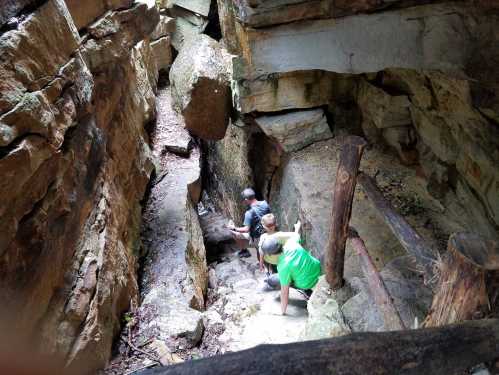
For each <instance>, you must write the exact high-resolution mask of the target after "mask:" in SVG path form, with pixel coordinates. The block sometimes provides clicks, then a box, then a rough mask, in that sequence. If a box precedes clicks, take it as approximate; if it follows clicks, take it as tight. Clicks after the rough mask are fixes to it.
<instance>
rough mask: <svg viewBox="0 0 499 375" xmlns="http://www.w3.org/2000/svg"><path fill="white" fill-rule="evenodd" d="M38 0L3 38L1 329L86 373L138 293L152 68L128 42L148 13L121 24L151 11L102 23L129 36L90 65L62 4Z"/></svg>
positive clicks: (101, 34)
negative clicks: (99, 62) (97, 63)
mask: <svg viewBox="0 0 499 375" xmlns="http://www.w3.org/2000/svg"><path fill="white" fill-rule="evenodd" d="M107 4H108V5H109V6H114V5H112V4H117V2H108V3H107ZM37 5H38V7H37V8H35V9H31V8H28V11H29V12H30V13H29V14H27V17H25V18H24V17H23V18H22V20H21V21H20V23H19V24H18V25H17V28H16V29H12V30H9V31H6V32H3V33H2V35H0V50H1V53H0V82H1V83H0V113H1V116H2V125H1V127H2V140H3V142H4V143H3V144H2V146H5V147H2V152H1V155H0V170H1V173H2V176H7V177H9V178H6V179H4V181H3V182H2V183H0V190H1V193H2V194H1V195H2V199H1V200H0V214H1V215H2V220H1V224H0V248H1V250H0V298H1V299H2V301H6V302H5V304H4V306H3V309H2V319H5V321H2V324H3V323H5V322H7V325H8V326H10V327H9V330H11V329H12V330H14V331H15V333H16V336H18V337H24V336H26V337H27V338H29V342H30V346H32V347H37V346H38V347H40V349H41V350H43V351H46V352H49V353H54V354H55V353H57V354H59V355H61V356H62V357H65V358H66V361H67V364H68V366H69V367H70V368H71V369H73V368H78V369H79V370H83V371H88V372H89V373H93V372H95V370H97V369H99V368H101V367H102V366H103V365H104V364H105V363H106V361H107V360H108V358H109V355H110V352H111V345H112V341H113V338H114V335H115V334H116V333H117V332H118V331H119V329H120V323H121V322H120V315H121V314H122V313H123V312H124V311H126V310H127V309H128V308H129V306H130V302H131V300H136V298H137V292H138V288H137V282H136V279H135V278H136V276H135V270H136V257H135V255H136V253H137V251H138V244H139V223H140V218H141V211H140V200H141V199H142V196H143V195H144V192H145V188H146V185H147V183H148V180H149V175H150V173H151V171H152V168H153V164H152V156H151V153H150V150H149V146H148V145H147V142H146V140H147V138H148V137H147V134H146V132H145V130H144V125H145V123H146V122H147V121H149V120H150V119H152V118H153V116H154V107H153V106H152V104H153V103H154V90H155V88H154V85H155V84H156V83H155V81H156V79H157V71H154V66H153V65H151V61H154V60H153V59H151V58H150V57H151V56H152V53H150V49H148V48H149V47H148V44H147V43H141V44H139V45H137V46H135V45H136V44H137V42H139V41H140V40H141V39H143V38H144V37H145V36H146V34H147V33H148V32H149V28H151V30H152V28H153V27H154V25H152V23H153V22H154V20H152V21H151V20H150V21H148V22H145V24H144V25H143V27H137V28H136V29H135V30H131V29H127V30H124V29H126V28H127V26H126V25H125V24H126V22H121V21H124V20H128V21H130V23H131V24H132V25H131V26H130V27H135V26H133V18H134V17H136V16H137V14H140V13H141V12H142V14H144V15H145V14H148V15H149V16H153V14H152V13H148V11H145V10H144V9H143V6H141V5H138V6H135V7H134V8H132V9H129V10H124V11H121V12H112V13H110V14H109V15H108V16H107V17H106V18H105V20H107V21H109V24H107V25H106V22H107V21H102V23H99V22H97V23H96V26H95V28H93V29H92V32H93V33H94V34H93V36H92V37H95V38H97V39H98V40H99V42H102V41H104V40H106V38H107V37H108V36H109V35H119V34H120V33H121V34H123V33H124V34H127V33H128V35H127V36H126V37H125V38H124V39H126V42H124V44H123V45H121V47H123V46H124V45H126V50H125V49H123V50H121V51H120V53H119V54H114V52H115V51H116V50H113V49H112V48H110V49H108V50H107V51H103V50H102V51H100V52H99V53H100V54H101V57H102V61H106V62H108V63H107V64H105V65H103V66H92V65H91V64H89V65H87V64H86V62H88V61H89V59H88V55H85V58H83V56H82V55H83V54H82V53H80V50H79V48H81V46H80V37H79V35H78V32H77V30H76V27H75V24H74V21H73V19H72V18H71V16H70V13H69V11H68V9H67V7H66V5H65V3H64V2H63V1H60V0H49V1H45V2H40V3H39V4H37ZM120 6H121V5H120ZM146 8H147V6H146ZM148 9H149V8H148ZM118 13H122V14H118ZM108 17H109V18H108ZM139 18H140V17H139ZM153 18H154V17H153ZM111 21H112V22H111ZM115 21H119V22H117V23H113V22H115ZM141 22H142V21H141ZM111 24H112V25H111ZM108 32H109V33H110V34H108ZM110 38H111V39H112V36H111V37H110ZM111 39H110V40H111ZM134 46H135V47H134ZM83 50H85V49H83ZM148 51H149V52H148ZM106 53H107V54H108V55H107V56H106ZM118 55H119V58H118ZM13 62H14V63H13ZM94 62H95V61H94ZM97 73H99V74H97ZM54 264H56V265H57V267H54ZM3 331H4V332H6V333H8V332H7V328H5V329H4V330H3Z"/></svg>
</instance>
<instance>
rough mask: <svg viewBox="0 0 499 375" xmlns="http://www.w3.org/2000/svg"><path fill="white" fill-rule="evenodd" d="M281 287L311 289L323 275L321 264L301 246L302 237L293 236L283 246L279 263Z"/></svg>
mask: <svg viewBox="0 0 499 375" xmlns="http://www.w3.org/2000/svg"><path fill="white" fill-rule="evenodd" d="M277 272H278V274H279V282H280V283H281V285H290V284H291V283H293V285H294V286H295V287H296V288H299V289H311V288H313V287H314V286H315V284H317V280H319V276H320V275H321V263H320V261H319V260H318V259H316V258H314V257H313V256H312V255H311V254H310V253H309V252H308V251H307V250H306V249H304V248H303V247H302V246H301V245H300V237H299V236H298V235H297V236H292V237H291V238H289V239H288V240H287V241H286V243H285V244H284V246H283V253H282V255H281V256H280V257H279V262H278V263H277Z"/></svg>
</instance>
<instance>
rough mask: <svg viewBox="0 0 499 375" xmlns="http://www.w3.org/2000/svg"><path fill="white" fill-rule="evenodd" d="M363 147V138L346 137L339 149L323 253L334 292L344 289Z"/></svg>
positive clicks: (327, 275) (364, 142) (328, 277)
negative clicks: (324, 251) (354, 201)
mask: <svg viewBox="0 0 499 375" xmlns="http://www.w3.org/2000/svg"><path fill="white" fill-rule="evenodd" d="M366 145H367V143H366V141H365V140H364V139H363V138H361V137H357V136H349V137H347V138H346V139H345V143H344V144H343V146H342V147H341V152H340V162H339V165H338V170H337V171H336V181H335V184H334V192H333V210H332V213H331V228H330V230H329V238H328V245H327V252H326V280H327V281H328V283H329V285H330V286H331V288H332V289H333V290H336V289H339V288H341V287H342V286H343V264H344V262H345V243H346V240H347V237H348V224H349V222H350V216H351V214H352V202H353V194H354V192H355V185H356V183H357V173H358V170H359V165H360V159H361V158H362V153H363V152H364V148H365V147H366Z"/></svg>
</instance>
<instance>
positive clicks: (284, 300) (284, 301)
mask: <svg viewBox="0 0 499 375" xmlns="http://www.w3.org/2000/svg"><path fill="white" fill-rule="evenodd" d="M288 300H289V285H281V313H282V315H286V309H287V308H288Z"/></svg>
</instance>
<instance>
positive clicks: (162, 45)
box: [151, 36, 173, 70]
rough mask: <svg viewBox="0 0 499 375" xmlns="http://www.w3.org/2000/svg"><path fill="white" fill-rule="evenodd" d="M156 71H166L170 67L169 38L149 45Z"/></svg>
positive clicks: (166, 37)
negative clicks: (154, 60) (156, 67)
mask: <svg viewBox="0 0 499 375" xmlns="http://www.w3.org/2000/svg"><path fill="white" fill-rule="evenodd" d="M151 48H152V51H153V54H154V58H155V59H156V64H157V66H158V70H167V69H169V68H170V66H171V65H172V61H173V59H172V47H171V44H170V37H168V36H165V37H163V38H160V39H158V40H156V41H154V42H152V43H151Z"/></svg>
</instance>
